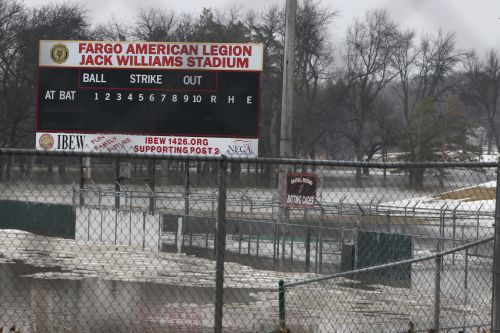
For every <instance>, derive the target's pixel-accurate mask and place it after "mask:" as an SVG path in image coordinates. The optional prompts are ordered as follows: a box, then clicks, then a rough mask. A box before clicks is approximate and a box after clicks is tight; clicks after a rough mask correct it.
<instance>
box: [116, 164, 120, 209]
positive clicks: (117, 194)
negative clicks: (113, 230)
mask: <svg viewBox="0 0 500 333" xmlns="http://www.w3.org/2000/svg"><path fill="white" fill-rule="evenodd" d="M120 195H121V193H120V159H119V158H116V159H115V209H120Z"/></svg>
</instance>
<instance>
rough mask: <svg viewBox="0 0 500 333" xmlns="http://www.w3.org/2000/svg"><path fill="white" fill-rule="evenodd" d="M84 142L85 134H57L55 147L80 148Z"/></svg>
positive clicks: (62, 148)
mask: <svg viewBox="0 0 500 333" xmlns="http://www.w3.org/2000/svg"><path fill="white" fill-rule="evenodd" d="M84 142H85V135H76V134H59V135H57V149H61V150H82V149H83V143H84Z"/></svg>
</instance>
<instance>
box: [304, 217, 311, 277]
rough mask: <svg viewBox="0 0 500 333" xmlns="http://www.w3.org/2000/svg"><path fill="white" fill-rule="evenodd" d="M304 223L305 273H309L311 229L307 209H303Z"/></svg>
mask: <svg viewBox="0 0 500 333" xmlns="http://www.w3.org/2000/svg"><path fill="white" fill-rule="evenodd" d="M304 222H305V224H306V240H305V243H306V244H305V245H306V273H309V272H310V271H311V228H310V227H309V221H308V219H307V208H305V209H304Z"/></svg>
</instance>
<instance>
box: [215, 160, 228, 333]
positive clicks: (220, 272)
mask: <svg viewBox="0 0 500 333" xmlns="http://www.w3.org/2000/svg"><path fill="white" fill-rule="evenodd" d="M226 166H227V162H226V160H225V157H224V156H222V158H221V160H220V161H219V199H218V207H217V236H216V244H215V312H214V332H215V333H222V312H223V307H224V300H223V291H224V254H225V251H226V172H227V171H226Z"/></svg>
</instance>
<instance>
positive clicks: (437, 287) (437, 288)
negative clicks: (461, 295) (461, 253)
mask: <svg viewBox="0 0 500 333" xmlns="http://www.w3.org/2000/svg"><path fill="white" fill-rule="evenodd" d="M441 263H442V256H440V255H438V256H436V274H435V281H434V331H435V332H436V333H438V332H439V315H440V314H439V311H440V306H441Z"/></svg>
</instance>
